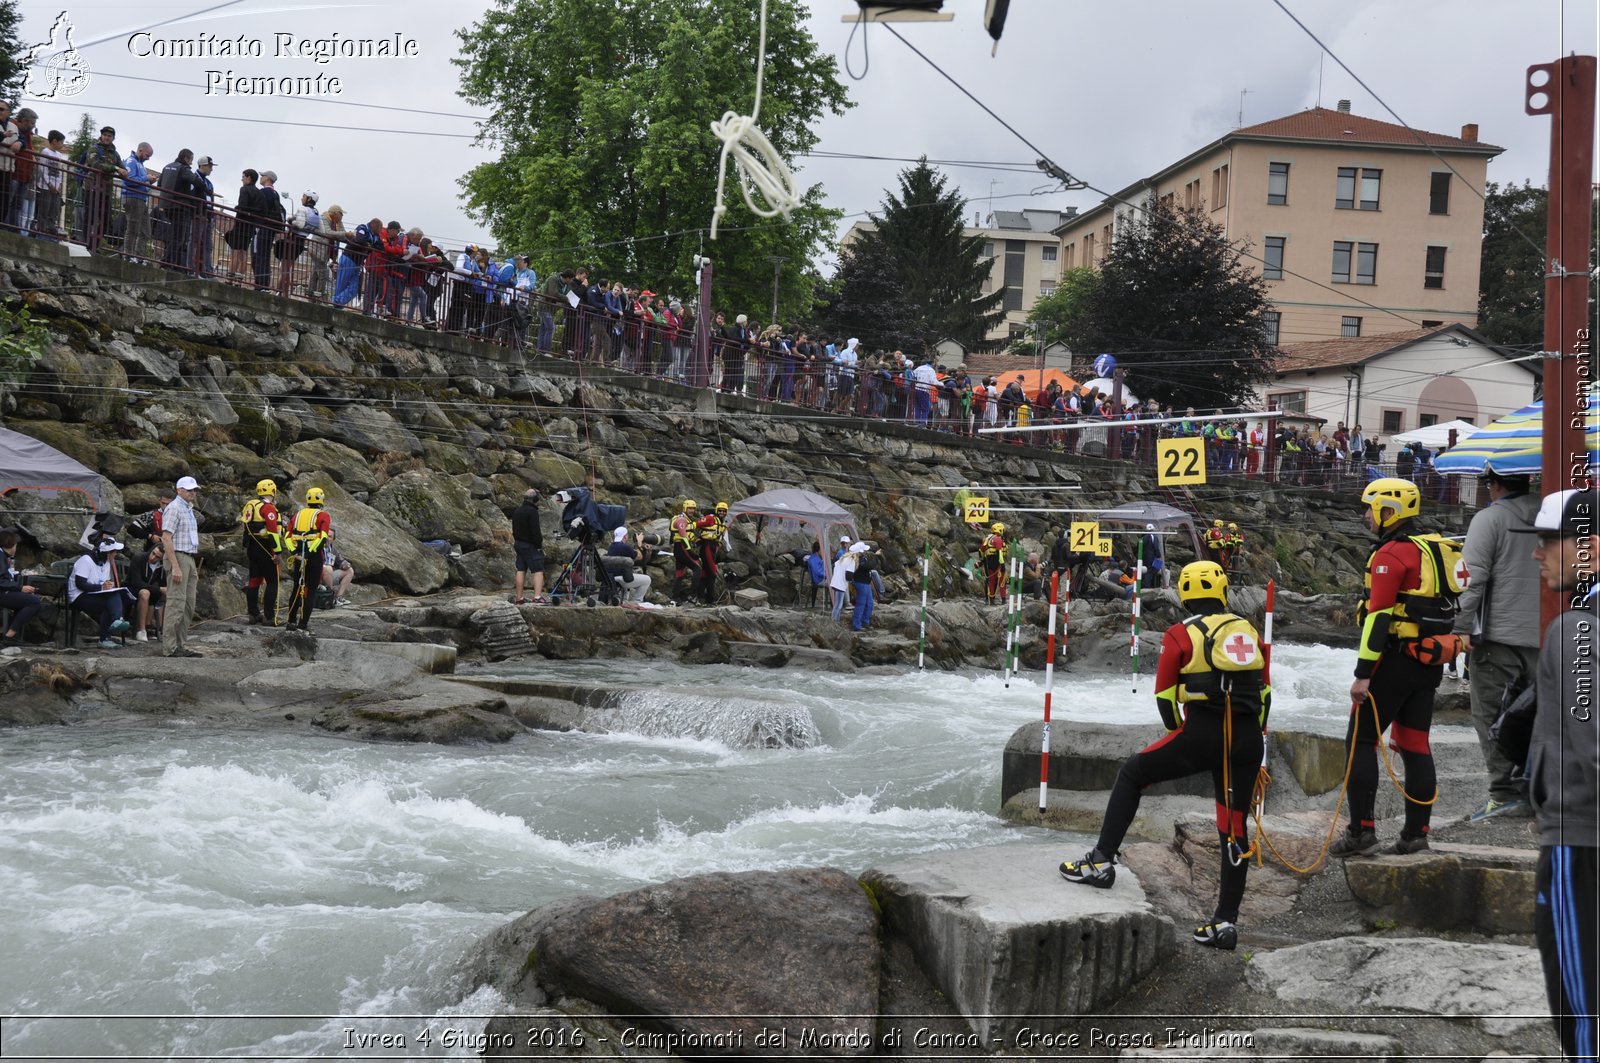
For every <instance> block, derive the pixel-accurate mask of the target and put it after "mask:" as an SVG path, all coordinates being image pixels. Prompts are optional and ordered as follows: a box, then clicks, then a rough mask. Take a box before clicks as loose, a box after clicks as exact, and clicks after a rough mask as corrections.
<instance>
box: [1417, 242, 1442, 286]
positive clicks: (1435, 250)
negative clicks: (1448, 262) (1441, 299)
mask: <svg viewBox="0 0 1600 1063" xmlns="http://www.w3.org/2000/svg"><path fill="white" fill-rule="evenodd" d="M1444 253H1445V248H1442V247H1430V248H1428V264H1427V265H1426V266H1425V267H1424V268H1423V271H1422V286H1423V287H1424V288H1443V287H1444Z"/></svg>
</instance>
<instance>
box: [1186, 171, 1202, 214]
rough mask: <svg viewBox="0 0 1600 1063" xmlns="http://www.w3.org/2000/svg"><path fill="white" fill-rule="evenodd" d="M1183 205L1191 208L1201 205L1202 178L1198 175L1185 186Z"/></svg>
mask: <svg viewBox="0 0 1600 1063" xmlns="http://www.w3.org/2000/svg"><path fill="white" fill-rule="evenodd" d="M1183 205H1184V206H1185V207H1187V208H1189V209H1190V210H1193V209H1195V208H1196V207H1198V206H1199V205H1200V178H1198V177H1196V178H1195V179H1194V180H1193V181H1190V182H1189V183H1188V184H1186V185H1184V186H1183Z"/></svg>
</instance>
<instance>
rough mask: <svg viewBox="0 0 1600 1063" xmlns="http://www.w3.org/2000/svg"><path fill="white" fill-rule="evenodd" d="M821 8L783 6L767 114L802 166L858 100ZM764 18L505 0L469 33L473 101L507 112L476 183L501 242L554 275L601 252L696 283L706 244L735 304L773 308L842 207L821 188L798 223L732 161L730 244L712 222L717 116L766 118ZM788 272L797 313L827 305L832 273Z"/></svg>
mask: <svg viewBox="0 0 1600 1063" xmlns="http://www.w3.org/2000/svg"><path fill="white" fill-rule="evenodd" d="M805 18H806V10H805V6H804V5H803V4H802V3H800V2H799V0H771V2H770V3H769V5H768V18H767V51H766V68H765V74H764V89H763V98H762V101H761V110H760V115H759V125H760V127H761V129H762V130H763V131H764V132H765V133H766V135H767V137H768V139H769V140H770V141H771V143H772V145H773V148H774V150H775V151H776V152H777V154H778V155H779V156H780V157H781V158H782V159H784V160H785V161H786V162H790V163H792V162H793V161H794V159H796V158H797V157H798V156H799V155H800V154H801V153H803V152H805V151H808V150H810V148H811V147H812V146H813V145H815V144H816V142H817V137H816V133H815V132H814V131H813V127H814V126H815V124H816V123H817V121H818V120H819V119H820V117H821V116H822V115H823V114H824V113H826V112H830V111H831V112H833V113H842V112H843V111H844V109H845V108H846V107H847V106H849V101H848V100H847V98H846V94H845V89H844V86H843V84H841V83H840V81H839V79H838V76H837V72H836V70H837V67H836V64H835V61H834V59H833V58H832V57H831V56H828V55H825V54H823V53H822V52H821V51H820V50H819V49H818V48H817V45H816V42H815V41H814V40H813V39H812V38H811V36H810V34H809V33H808V32H807V30H806V27H805ZM757 19H758V8H757V6H756V5H754V4H751V3H748V2H746V0H674V2H672V3H660V2H658V0H496V3H495V6H494V7H493V8H492V9H491V10H490V11H489V12H488V14H486V15H485V16H484V17H483V18H482V19H481V20H480V21H479V22H478V23H477V24H476V25H474V26H473V27H471V28H470V29H467V30H463V31H460V32H459V36H460V38H461V42H462V49H461V55H460V57H459V58H457V59H456V61H455V62H456V64H457V66H459V67H460V68H461V71H462V78H461V85H462V88H461V94H462V96H463V97H465V98H466V99H467V100H469V101H471V102H473V103H475V104H478V105H480V106H485V107H488V108H490V109H491V111H492V113H491V116H490V117H489V118H488V119H486V120H485V121H484V122H483V123H482V126H481V129H480V133H481V142H482V143H484V144H487V145H489V146H491V147H494V148H498V149H499V152H500V157H499V158H498V159H496V160H495V161H493V162H489V163H485V164H483V165H481V166H478V167H476V168H475V169H473V170H472V171H471V172H470V173H468V174H467V175H466V176H465V177H464V178H462V181H461V185H462V188H463V189H464V190H465V191H466V196H467V203H468V207H469V209H470V210H471V211H472V213H473V214H474V215H475V216H476V217H478V218H479V219H480V220H482V221H483V222H484V223H485V224H487V225H488V226H489V227H490V229H491V230H492V231H493V233H494V235H495V238H496V240H497V241H498V242H499V243H500V244H501V246H503V247H507V248H517V249H523V248H525V249H527V250H528V252H529V254H530V256H531V257H532V259H533V261H534V263H535V265H536V267H537V268H538V269H539V272H540V273H541V274H543V273H546V272H548V271H549V270H552V269H561V268H565V267H569V266H572V265H575V264H578V263H583V264H587V265H589V266H590V267H591V268H592V269H594V270H598V272H599V273H602V274H604V275H606V276H608V277H622V278H627V279H630V280H637V281H639V282H640V283H643V284H648V285H649V286H651V287H653V288H655V289H656V290H657V291H663V290H671V291H674V292H687V291H688V290H689V288H690V285H691V284H692V283H693V281H692V275H693V271H694V267H693V263H692V260H693V257H694V256H695V255H696V254H699V253H703V254H704V255H706V256H707V257H709V258H710V259H711V260H712V262H713V266H714V270H715V277H716V282H715V288H716V302H717V305H718V307H719V308H723V309H726V310H728V311H729V315H730V317H731V316H732V314H733V313H736V312H739V311H743V312H746V313H749V314H750V316H751V318H752V320H755V319H758V318H764V317H765V316H766V314H765V313H763V312H762V311H763V310H764V309H765V308H767V307H770V306H771V301H772V262H771V260H770V257H769V256H773V255H783V256H786V257H787V258H788V259H789V261H790V262H791V263H793V262H805V263H809V262H810V261H811V260H812V258H814V257H815V256H816V254H817V253H818V252H819V251H820V250H821V249H822V248H823V247H824V246H825V245H826V244H827V243H828V242H829V241H830V240H831V238H832V235H833V231H834V227H835V225H836V223H837V220H838V217H839V214H838V212H837V211H833V210H829V209H827V208H825V207H823V206H822V197H821V191H820V188H818V187H816V186H813V187H811V188H810V189H808V190H807V191H806V193H805V197H804V198H805V201H804V203H803V205H801V206H800V207H799V208H797V209H796V210H795V211H794V212H793V215H792V217H791V218H790V219H789V220H788V221H785V220H784V219H782V218H774V219H771V220H767V219H762V218H758V217H756V216H754V215H752V214H751V213H750V212H749V210H748V209H747V208H746V207H745V204H744V200H743V197H742V196H741V195H740V194H739V191H738V178H737V176H736V175H734V174H733V173H730V174H729V176H728V195H727V197H726V202H727V204H728V208H729V211H728V214H727V215H726V216H725V217H724V219H723V222H722V231H721V233H720V234H719V238H718V240H717V241H716V242H715V243H713V242H711V241H710V240H708V239H706V238H705V237H706V234H705V233H703V232H702V231H700V230H703V229H706V228H709V226H710V221H711V211H712V208H713V206H714V205H715V201H716V183H717V181H716V177H717V163H718V158H719V155H720V152H721V143H720V142H719V141H718V140H717V139H716V138H715V137H714V136H713V135H712V133H711V131H710V123H711V122H712V120H713V119H716V118H719V117H720V116H721V115H722V114H723V113H724V112H725V111H728V110H737V111H739V112H740V113H742V114H747V113H749V108H750V107H751V105H752V102H753V99H754V92H755V71H756V45H757V38H758V32H759V27H758V25H757ZM731 167H732V164H731V163H730V169H731ZM784 278H785V282H784V284H783V287H782V289H781V291H780V298H779V312H780V314H781V315H784V316H790V315H794V314H797V313H798V312H800V311H802V310H804V309H807V308H809V307H810V305H811V302H812V288H813V286H814V285H815V284H816V283H817V281H818V280H819V278H818V276H817V274H816V272H815V271H814V270H813V269H812V268H811V267H809V266H806V267H803V268H802V269H800V270H798V271H797V270H795V269H792V268H791V269H789V270H786V271H785V273H784Z"/></svg>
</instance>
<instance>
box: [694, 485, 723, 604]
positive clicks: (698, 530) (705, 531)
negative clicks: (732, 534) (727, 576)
mask: <svg viewBox="0 0 1600 1063" xmlns="http://www.w3.org/2000/svg"><path fill="white" fill-rule="evenodd" d="M727 512H728V503H726V502H718V503H717V507H716V510H715V511H714V512H711V513H707V514H706V515H705V516H703V517H701V518H700V521H699V523H698V524H696V525H695V534H696V535H697V536H699V542H698V543H697V547H696V548H697V549H698V550H699V552H700V600H701V601H702V602H704V603H705V604H706V605H710V604H711V603H712V602H713V601H714V600H715V599H716V595H717V576H718V565H717V563H718V562H719V561H720V560H722V547H723V539H722V536H723V533H724V532H725V531H726V530H727V524H726V523H724V519H723V518H724V515H725V514H726V513H727Z"/></svg>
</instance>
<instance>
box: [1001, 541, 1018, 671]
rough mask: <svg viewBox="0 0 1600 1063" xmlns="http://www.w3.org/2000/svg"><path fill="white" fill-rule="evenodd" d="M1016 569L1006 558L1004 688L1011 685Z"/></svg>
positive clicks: (1014, 635)
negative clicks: (1012, 572) (1012, 573)
mask: <svg viewBox="0 0 1600 1063" xmlns="http://www.w3.org/2000/svg"><path fill="white" fill-rule="evenodd" d="M1013 568H1016V560H1014V559H1011V557H1006V562H1005V656H1003V658H1002V660H1000V677H1002V679H1003V680H1005V685H1006V687H1010V685H1011V642H1013V640H1014V639H1016V624H1014V623H1013V620H1014V616H1016V580H1013V578H1011V570H1013Z"/></svg>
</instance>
